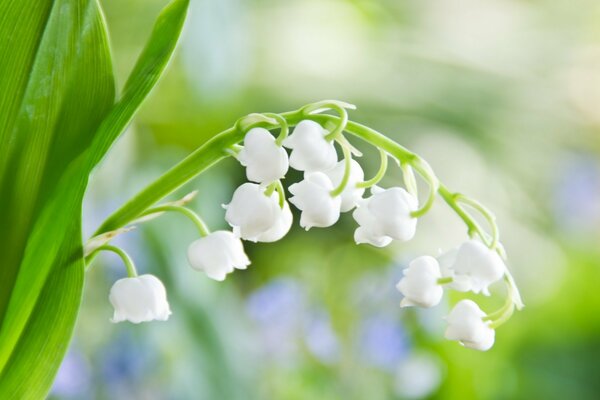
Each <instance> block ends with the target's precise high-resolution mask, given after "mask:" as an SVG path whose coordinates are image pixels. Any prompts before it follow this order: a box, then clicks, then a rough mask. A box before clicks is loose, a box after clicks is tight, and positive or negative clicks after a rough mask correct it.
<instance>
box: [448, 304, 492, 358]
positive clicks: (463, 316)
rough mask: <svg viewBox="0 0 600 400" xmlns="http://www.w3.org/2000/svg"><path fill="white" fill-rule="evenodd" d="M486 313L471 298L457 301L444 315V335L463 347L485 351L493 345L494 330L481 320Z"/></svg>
mask: <svg viewBox="0 0 600 400" xmlns="http://www.w3.org/2000/svg"><path fill="white" fill-rule="evenodd" d="M485 316H486V314H485V313H484V312H483V311H482V310H481V309H480V308H479V306H478V305H477V304H476V303H475V302H473V301H472V300H461V301H459V302H458V303H457V304H456V305H455V306H454V308H453V309H452V311H450V315H448V316H447V317H446V322H448V327H447V328H446V333H445V337H446V339H448V340H458V341H459V342H460V344H462V345H463V346H465V347H468V348H471V349H475V350H480V351H486V350H489V349H490V348H491V347H492V346H493V345H494V339H495V336H496V334H495V331H494V329H492V328H490V326H489V322H486V321H484V320H483V318H484V317H485Z"/></svg>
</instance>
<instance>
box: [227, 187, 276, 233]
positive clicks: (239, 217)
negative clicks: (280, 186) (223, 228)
mask: <svg viewBox="0 0 600 400" xmlns="http://www.w3.org/2000/svg"><path fill="white" fill-rule="evenodd" d="M264 192H265V189H264V188H262V187H261V186H259V185H257V184H255V183H249V182H247V183H244V184H242V185H241V186H239V187H238V188H237V189H236V190H235V192H234V193H233V197H232V199H231V202H230V203H229V204H226V205H223V207H224V208H225V209H226V210H227V211H226V212H225V220H226V221H227V222H228V223H229V225H231V227H232V228H233V233H234V234H235V235H236V236H237V237H241V238H242V239H244V240H250V241H253V242H256V241H259V239H260V237H261V235H263V234H265V233H266V232H268V231H269V230H271V229H272V228H274V227H275V226H276V225H277V224H278V223H280V220H281V219H282V217H283V215H282V214H283V212H284V211H283V210H282V209H281V207H279V196H278V194H277V193H276V192H273V193H272V194H271V195H270V196H266V195H265V194H264Z"/></svg>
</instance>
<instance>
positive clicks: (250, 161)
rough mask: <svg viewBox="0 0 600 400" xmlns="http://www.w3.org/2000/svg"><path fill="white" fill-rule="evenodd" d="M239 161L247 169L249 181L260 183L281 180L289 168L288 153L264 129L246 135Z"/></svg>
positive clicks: (257, 129)
mask: <svg viewBox="0 0 600 400" xmlns="http://www.w3.org/2000/svg"><path fill="white" fill-rule="evenodd" d="M237 159H238V160H239V161H240V163H241V164H242V165H243V166H245V167H246V176H247V177H248V180H250V181H253V182H258V183H269V182H273V181H276V180H278V179H281V178H283V177H284V176H285V174H286V173H287V171H288V168H289V162H288V155H287V152H286V151H285V149H284V148H283V147H281V146H278V145H277V143H275V138H274V137H273V135H271V133H270V132H269V131H268V130H266V129H264V128H253V129H250V130H249V131H248V133H246V136H245V138H244V147H243V148H242V150H241V151H240V152H239V154H238V156H237Z"/></svg>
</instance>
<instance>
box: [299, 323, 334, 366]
mask: <svg viewBox="0 0 600 400" xmlns="http://www.w3.org/2000/svg"><path fill="white" fill-rule="evenodd" d="M305 340H306V346H307V347H308V350H309V351H310V352H311V353H312V354H313V355H314V356H315V357H316V358H318V359H319V360H321V361H322V362H323V363H325V364H333V363H335V362H336V361H337V360H338V359H339V356H340V346H339V342H338V338H337V336H336V334H335V332H334V330H333V328H332V326H331V320H330V318H329V315H328V314H327V312H325V311H318V312H316V313H315V314H314V315H313V316H312V318H311V319H310V320H309V321H308V322H307V326H306V336H305Z"/></svg>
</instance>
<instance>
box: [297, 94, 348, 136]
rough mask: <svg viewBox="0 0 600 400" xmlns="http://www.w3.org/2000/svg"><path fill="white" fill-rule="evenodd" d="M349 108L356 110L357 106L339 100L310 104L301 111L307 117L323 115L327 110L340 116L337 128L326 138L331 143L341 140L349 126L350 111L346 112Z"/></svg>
mask: <svg viewBox="0 0 600 400" xmlns="http://www.w3.org/2000/svg"><path fill="white" fill-rule="evenodd" d="M347 108H349V109H351V110H354V109H355V108H356V106H354V105H353V104H349V103H345V102H343V101H338V100H323V101H319V102H316V103H313V104H309V105H308V106H305V107H303V108H302V109H301V111H302V112H303V113H304V114H305V115H306V116H310V115H312V114H313V113H321V112H323V111H327V110H333V111H335V112H337V113H338V115H339V120H338V121H337V124H336V125H335V128H334V129H333V130H332V131H331V132H330V133H329V134H327V135H326V136H325V139H327V140H329V141H331V140H335V139H337V138H339V137H340V136H341V134H342V132H344V129H345V128H346V125H347V124H348V111H346V109H347Z"/></svg>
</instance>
